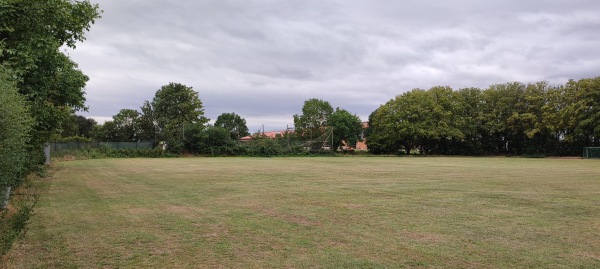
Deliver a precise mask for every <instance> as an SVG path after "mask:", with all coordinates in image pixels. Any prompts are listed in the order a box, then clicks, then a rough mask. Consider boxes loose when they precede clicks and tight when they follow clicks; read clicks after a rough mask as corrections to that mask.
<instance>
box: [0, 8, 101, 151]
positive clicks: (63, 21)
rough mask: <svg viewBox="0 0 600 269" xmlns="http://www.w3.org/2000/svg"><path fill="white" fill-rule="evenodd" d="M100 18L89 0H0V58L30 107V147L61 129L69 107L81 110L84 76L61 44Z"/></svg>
mask: <svg viewBox="0 0 600 269" xmlns="http://www.w3.org/2000/svg"><path fill="white" fill-rule="evenodd" d="M99 17H100V11H99V9H98V6H97V5H94V4H91V3H90V2H89V1H69V0H53V1H38V0H0V43H1V44H0V63H2V64H4V65H5V66H7V67H8V68H10V69H11V70H12V71H13V74H14V78H15V79H16V81H17V89H18V91H19V93H20V94H22V95H23V96H25V98H26V100H27V102H28V104H29V107H30V108H31V110H30V113H31V115H32V118H33V119H34V124H33V131H32V132H31V134H32V146H33V147H34V148H41V143H42V142H44V141H47V140H48V139H49V138H50V135H51V134H52V133H53V132H57V131H58V130H60V127H61V125H62V121H63V120H65V119H66V118H68V117H69V115H70V113H71V111H72V110H82V109H85V105H84V102H85V97H84V87H85V83H86V82H87V80H88V78H87V76H85V75H84V74H83V73H82V72H81V71H80V70H79V69H78V68H77V64H76V63H75V62H73V61H72V60H71V59H70V58H69V57H68V56H67V55H65V54H64V53H63V52H61V51H60V48H61V47H62V46H67V47H70V48H75V44H76V43H77V42H80V41H83V40H84V34H85V32H87V31H88V30H89V28H90V25H91V24H92V23H94V21H95V20H96V19H97V18H99Z"/></svg>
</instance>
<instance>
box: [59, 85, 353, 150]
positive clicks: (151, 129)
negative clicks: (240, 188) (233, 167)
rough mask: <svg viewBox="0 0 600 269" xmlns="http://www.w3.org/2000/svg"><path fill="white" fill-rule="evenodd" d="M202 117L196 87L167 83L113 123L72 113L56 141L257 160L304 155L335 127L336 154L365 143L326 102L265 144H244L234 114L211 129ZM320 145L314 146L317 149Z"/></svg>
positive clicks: (307, 108)
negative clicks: (152, 146) (138, 145)
mask: <svg viewBox="0 0 600 269" xmlns="http://www.w3.org/2000/svg"><path fill="white" fill-rule="evenodd" d="M208 122H209V119H207V118H206V117H204V107H203V104H202V101H201V100H200V98H199V96H198V92H196V91H194V90H193V88H192V87H189V86H186V85H183V84H180V83H169V84H168V85H164V86H162V87H161V88H160V89H159V90H157V91H156V93H155V96H154V98H153V99H152V100H150V101H144V102H143V105H142V106H141V107H140V110H139V111H138V110H134V109H121V110H120V111H119V113H117V114H116V115H114V116H113V117H112V120H109V121H106V122H105V123H104V124H102V125H98V124H97V122H96V121H95V120H93V119H88V118H85V117H83V116H79V115H76V114H75V113H73V114H72V115H71V116H70V117H69V118H68V119H67V120H65V121H64V122H63V126H62V132H60V133H57V134H55V135H54V137H53V141H63V142H68V141H75V140H76V141H91V140H95V141H107V142H134V141H154V142H155V143H157V144H158V143H159V141H162V142H165V143H166V145H167V150H168V151H169V152H171V153H175V154H182V153H188V154H208V155H259V156H265V155H268V156H271V155H281V154H300V153H303V152H305V151H306V150H310V146H309V148H306V142H307V141H311V140H315V139H319V138H320V137H322V136H323V135H325V134H326V133H327V132H328V130H330V129H331V128H333V129H335V132H333V133H332V134H331V136H330V137H329V138H320V139H321V140H322V141H321V142H326V143H327V144H328V146H330V147H333V148H334V150H335V149H338V148H340V147H342V146H343V145H344V143H345V144H355V143H356V141H358V140H360V139H361V135H362V127H361V121H360V119H359V118H358V116H356V115H354V114H351V113H350V112H348V111H347V110H345V109H340V108H339V107H338V108H336V109H335V110H334V109H333V107H332V106H331V104H330V103H329V102H327V101H323V100H320V99H309V100H307V101H305V103H304V106H303V108H302V114H300V115H294V123H295V126H296V130H295V131H290V132H285V133H283V134H281V135H279V136H277V137H275V138H274V139H273V138H269V139H266V137H264V136H263V135H262V134H261V133H260V132H257V133H255V134H254V136H253V137H252V139H251V140H250V141H248V140H246V141H245V142H244V143H240V142H239V141H240V139H241V138H243V137H247V136H249V135H250V133H249V130H248V127H247V125H246V120H245V119H244V118H242V117H241V116H240V115H238V114H236V113H234V112H230V113H223V114H221V115H219V116H218V117H217V119H216V120H215V122H214V123H213V124H208ZM317 144H318V143H314V147H315V148H313V149H318V148H316V145H317Z"/></svg>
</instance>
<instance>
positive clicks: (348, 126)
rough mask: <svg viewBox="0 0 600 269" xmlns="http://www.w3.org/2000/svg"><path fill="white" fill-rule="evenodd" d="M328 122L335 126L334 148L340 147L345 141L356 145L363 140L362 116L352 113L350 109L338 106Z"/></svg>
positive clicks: (352, 145)
mask: <svg viewBox="0 0 600 269" xmlns="http://www.w3.org/2000/svg"><path fill="white" fill-rule="evenodd" d="M327 124H328V125H329V126H330V127H333V145H331V148H332V149H333V150H337V149H338V148H340V147H341V146H342V145H343V143H344V142H345V143H346V145H348V146H350V147H354V145H356V142H358V141H361V140H362V124H361V121H360V118H358V116H356V115H353V114H350V112H348V110H345V109H340V108H339V107H338V108H336V109H335V111H334V112H333V113H331V115H330V116H329V119H328V120H327Z"/></svg>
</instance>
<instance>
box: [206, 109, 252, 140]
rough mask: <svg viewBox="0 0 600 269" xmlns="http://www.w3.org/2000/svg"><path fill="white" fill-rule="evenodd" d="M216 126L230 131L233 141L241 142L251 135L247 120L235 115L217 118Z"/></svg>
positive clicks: (225, 114) (222, 115)
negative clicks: (240, 140) (243, 138)
mask: <svg viewBox="0 0 600 269" xmlns="http://www.w3.org/2000/svg"><path fill="white" fill-rule="evenodd" d="M215 126H217V127H222V128H225V129H226V130H228V131H229V134H230V137H231V139H236V140H239V139H240V138H242V137H244V136H248V135H250V132H248V127H247V126H246V120H245V119H243V118H242V117H240V116H239V115H237V114H235V113H223V114H221V115H219V117H217V120H216V121H215Z"/></svg>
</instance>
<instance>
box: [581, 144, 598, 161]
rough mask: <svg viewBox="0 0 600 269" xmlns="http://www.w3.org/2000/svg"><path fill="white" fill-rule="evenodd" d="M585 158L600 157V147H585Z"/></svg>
mask: <svg viewBox="0 0 600 269" xmlns="http://www.w3.org/2000/svg"><path fill="white" fill-rule="evenodd" d="M583 158H586V159H592V158H596V159H599V158H600V147H585V148H583Z"/></svg>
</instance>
